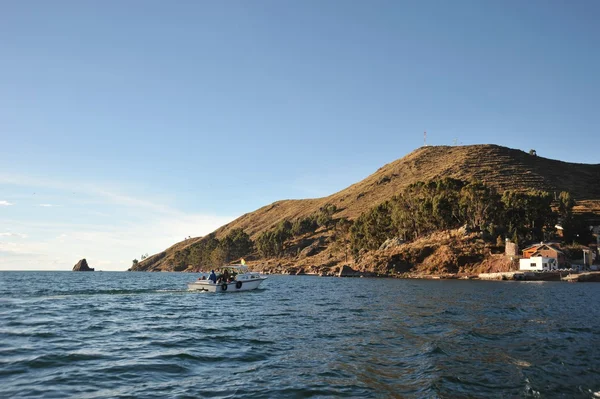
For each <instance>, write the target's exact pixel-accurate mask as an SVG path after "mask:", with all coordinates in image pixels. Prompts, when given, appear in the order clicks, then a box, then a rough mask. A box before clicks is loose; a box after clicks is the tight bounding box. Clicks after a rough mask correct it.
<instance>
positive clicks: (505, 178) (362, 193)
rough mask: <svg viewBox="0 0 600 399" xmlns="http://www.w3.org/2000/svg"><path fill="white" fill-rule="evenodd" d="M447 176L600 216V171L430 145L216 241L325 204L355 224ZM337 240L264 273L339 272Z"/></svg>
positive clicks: (274, 263)
mask: <svg viewBox="0 0 600 399" xmlns="http://www.w3.org/2000/svg"><path fill="white" fill-rule="evenodd" d="M446 177H449V178H455V179H460V180H464V181H471V180H479V181H481V182H483V183H485V184H486V185H488V186H491V187H494V188H495V189H496V190H498V192H500V193H501V192H503V191H505V190H517V191H527V190H532V189H533V190H542V191H547V192H549V193H550V194H551V195H555V196H556V195H558V193H560V192H561V191H568V192H570V193H571V195H572V196H573V197H574V199H575V200H576V206H575V208H574V211H575V212H578V213H590V214H593V215H600V185H599V184H598V182H600V164H595V165H591V164H578V163H568V162H562V161H558V160H552V159H547V158H544V157H541V156H537V155H530V154H529V153H526V152H524V151H521V150H516V149H510V148H506V147H502V146H497V145H470V146H426V147H421V148H419V149H417V150H415V151H413V152H411V153H410V154H408V155H406V156H405V157H403V158H401V159H398V160H396V161H394V162H392V163H389V164H387V165H384V166H383V167H381V168H379V169H378V170H377V171H376V172H375V173H373V174H372V175H370V176H368V177H367V178H365V179H364V180H362V181H360V182H358V183H355V184H353V185H351V186H350V187H348V188H346V189H344V190H342V191H339V192H337V193H334V194H332V195H330V196H328V197H323V198H317V199H305V200H282V201H277V202H274V203H272V204H270V205H267V206H264V207H262V208H260V209H258V210H256V211H254V212H251V213H247V214H245V215H242V216H241V217H239V218H238V219H236V220H234V221H233V222H231V223H229V224H227V225H225V226H222V227H220V228H219V229H217V230H216V231H215V234H216V237H217V238H222V237H225V236H226V235H227V234H228V233H230V232H231V231H233V230H234V229H243V230H244V231H245V232H246V233H247V234H249V235H250V237H251V238H252V239H253V240H255V239H256V238H257V237H258V236H259V235H260V234H261V233H262V232H264V231H266V230H269V229H271V228H273V227H274V226H276V225H277V224H278V223H279V222H280V221H282V220H285V219H286V220H294V219H297V218H301V217H308V216H310V215H314V214H315V213H316V212H318V211H319V209H320V208H322V207H324V206H325V205H334V206H335V207H336V209H337V211H336V213H335V216H334V217H335V218H336V219H337V218H347V219H349V220H351V221H352V220H355V219H356V218H357V217H358V216H360V215H361V214H362V213H363V212H365V211H367V210H369V209H371V208H372V207H374V206H376V205H378V204H380V203H382V202H383V201H385V200H387V199H389V198H391V197H392V196H393V195H395V194H397V193H398V192H400V191H401V190H402V189H403V188H405V187H407V186H408V185H410V184H413V183H415V182H418V181H428V180H432V179H441V178H446ZM332 234H333V232H332V231H331V230H330V229H329V230H328V229H319V230H318V231H316V232H315V233H314V234H312V235H310V236H306V237H303V239H302V240H299V242H297V243H292V245H297V248H296V249H297V252H298V253H299V252H300V251H301V250H302V249H303V248H304V247H305V246H306V245H309V244H314V243H315V242H316V243H319V244H320V245H318V246H319V249H318V250H317V251H315V252H316V253H315V256H312V257H310V259H302V257H296V258H295V259H292V258H290V257H287V258H285V259H271V260H270V262H267V260H265V259H260V263H261V265H260V266H261V267H268V268H270V269H271V270H278V271H286V270H287V269H289V268H290V267H304V266H309V265H310V266H313V267H314V266H319V265H321V266H323V265H326V266H333V265H336V264H339V263H340V262H345V261H346V258H347V256H346V255H344V256H340V253H339V252H340V251H337V253H336V251H335V250H334V249H333V248H331V245H329V244H331V240H330V238H331V236H332ZM199 240H200V238H194V239H189V240H186V241H183V242H180V243H178V244H175V245H174V246H173V247H171V248H169V249H167V250H165V251H163V252H161V253H159V254H156V255H154V256H151V257H149V258H147V259H145V260H144V261H142V262H140V263H139V264H138V265H136V267H135V268H133V269H132V270H173V267H172V266H171V264H172V260H173V255H174V252H175V251H176V250H185V248H187V247H189V246H190V245H193V244H195V243H196V242H198V241H199ZM257 260H258V259H257Z"/></svg>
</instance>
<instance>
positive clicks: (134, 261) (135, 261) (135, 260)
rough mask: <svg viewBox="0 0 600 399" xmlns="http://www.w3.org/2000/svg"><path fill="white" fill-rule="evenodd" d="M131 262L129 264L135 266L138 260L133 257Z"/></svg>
mask: <svg viewBox="0 0 600 399" xmlns="http://www.w3.org/2000/svg"><path fill="white" fill-rule="evenodd" d="M131 263H132V264H131V266H132V267H133V266H137V264H138V263H139V262H138V260H137V259H134V260H133V261H132V262H131Z"/></svg>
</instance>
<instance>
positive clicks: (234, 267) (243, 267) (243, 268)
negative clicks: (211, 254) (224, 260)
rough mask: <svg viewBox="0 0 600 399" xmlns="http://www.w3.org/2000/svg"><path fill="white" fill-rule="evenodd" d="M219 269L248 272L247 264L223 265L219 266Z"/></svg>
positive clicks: (240, 272) (231, 271) (230, 271)
mask: <svg viewBox="0 0 600 399" xmlns="http://www.w3.org/2000/svg"><path fill="white" fill-rule="evenodd" d="M219 270H220V271H225V270H227V271H228V272H229V273H237V274H242V273H249V270H248V266H246V265H225V266H221V267H220V268H219Z"/></svg>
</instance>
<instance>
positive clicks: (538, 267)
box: [519, 256, 556, 271]
mask: <svg viewBox="0 0 600 399" xmlns="http://www.w3.org/2000/svg"><path fill="white" fill-rule="evenodd" d="M555 269H556V262H555V260H554V259H553V258H545V257H541V256H534V257H532V258H524V259H519V270H528V271H531V270H535V271H544V270H555Z"/></svg>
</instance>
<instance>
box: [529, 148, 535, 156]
mask: <svg viewBox="0 0 600 399" xmlns="http://www.w3.org/2000/svg"><path fill="white" fill-rule="evenodd" d="M529 155H532V156H534V157H537V152H535V150H534V149H533V148H532V149H531V150H529Z"/></svg>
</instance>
